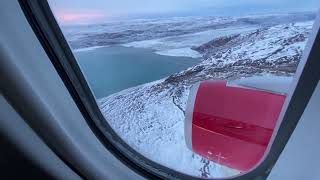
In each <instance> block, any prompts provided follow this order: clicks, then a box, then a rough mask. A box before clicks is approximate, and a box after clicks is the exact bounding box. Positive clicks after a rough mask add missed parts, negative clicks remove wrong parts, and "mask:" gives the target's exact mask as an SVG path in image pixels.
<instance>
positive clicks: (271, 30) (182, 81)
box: [49, 0, 318, 178]
mask: <svg viewBox="0 0 320 180" xmlns="http://www.w3.org/2000/svg"><path fill="white" fill-rule="evenodd" d="M49 3H50V7H51V9H52V11H53V13H54V15H55V18H56V20H57V22H58V23H59V25H60V28H61V30H62V32H63V34H64V36H65V38H66V40H67V41H68V43H69V46H70V47H71V49H72V52H73V54H74V56H75V57H76V60H77V63H78V64H79V66H80V68H81V70H82V72H83V74H84V76H85V77H86V80H87V81H88V84H89V85H90V88H91V90H92V93H93V94H94V96H95V98H96V101H97V103H98V105H99V106H100V109H101V112H102V114H103V115H104V117H105V123H108V124H109V125H110V126H111V127H112V128H113V130H114V131H115V132H116V133H117V134H118V135H119V136H120V137H121V139H123V140H124V141H125V142H126V143H127V144H128V145H130V146H131V147H132V148H133V149H134V150H136V151H137V152H139V153H140V154H141V155H143V156H144V157H146V158H148V159H150V160H152V161H153V162H156V163H159V164H161V165H163V166H166V167H168V168H170V169H173V170H175V171H178V172H181V173H184V174H187V175H191V176H196V177H201V178H222V177H223V178H225V177H231V176H235V175H239V174H242V173H246V172H249V171H250V170H252V169H253V168H255V167H257V166H258V165H259V163H260V162H261V161H262V160H263V157H264V155H265V154H266V153H267V147H268V145H269V144H270V143H272V142H270V139H271V136H272V134H273V133H274V128H275V125H276V123H277V122H279V121H280V119H279V115H280V112H281V111H282V110H283V104H284V101H285V99H286V96H287V94H288V93H289V91H292V89H290V88H289V87H290V84H291V82H292V79H293V78H292V77H293V76H294V75H295V72H296V68H297V66H298V64H299V62H300V59H301V57H302V53H303V50H304V47H305V45H306V43H307V40H308V36H309V35H310V33H311V29H312V26H313V23H314V20H315V18H316V14H317V13H316V12H317V11H316V10H317V9H316V8H315V7H317V5H318V3H317V1H314V0H306V1H304V2H303V3H301V1H295V2H294V3H293V2H292V1H289V0H279V1H268V0H262V1H249V0H243V1H231V0H226V1H212V0H201V1H199V0H189V1H182V0H162V1H150V0H142V1H130V0H113V1H112V0H110V1H102V0H94V1H86V0H69V1H63V0H50V1H49Z"/></svg>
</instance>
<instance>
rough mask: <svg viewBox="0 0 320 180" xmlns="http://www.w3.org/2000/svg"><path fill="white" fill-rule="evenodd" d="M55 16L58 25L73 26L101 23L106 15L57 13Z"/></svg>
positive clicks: (97, 13)
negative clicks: (76, 24) (75, 24)
mask: <svg viewBox="0 0 320 180" xmlns="http://www.w3.org/2000/svg"><path fill="white" fill-rule="evenodd" d="M55 16H56V18H57V20H58V22H59V23H62V24H70V23H72V24H74V23H95V22H100V21H103V20H105V19H106V18H107V15H106V14H105V13H103V12H98V11H97V12H68V11H58V12H56V13H55Z"/></svg>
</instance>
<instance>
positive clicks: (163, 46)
mask: <svg viewBox="0 0 320 180" xmlns="http://www.w3.org/2000/svg"><path fill="white" fill-rule="evenodd" d="M257 28H258V27H257V26H237V27H228V28H223V29H214V30H207V31H202V32H197V33H192V34H184V35H179V36H174V37H165V38H160V39H152V40H145V41H136V42H131V43H127V44H123V46H126V47H137V48H148V49H153V50H155V51H156V53H157V54H160V55H166V56H187V57H194V58H196V57H198V58H199V57H201V56H202V55H201V54H200V53H198V52H197V51H195V50H192V47H195V46H200V45H202V44H204V43H206V42H209V41H210V40H212V39H214V38H218V37H222V36H228V35H232V34H239V33H245V32H253V31H255V30H256V29H257Z"/></svg>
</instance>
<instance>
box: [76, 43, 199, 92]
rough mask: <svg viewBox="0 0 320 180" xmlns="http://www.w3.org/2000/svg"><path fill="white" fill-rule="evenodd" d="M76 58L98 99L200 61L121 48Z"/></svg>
mask: <svg viewBox="0 0 320 180" xmlns="http://www.w3.org/2000/svg"><path fill="white" fill-rule="evenodd" d="M75 56H76V58H77V61H78V63H79V64H80V67H81V69H82V71H83V73H84V74H85V76H86V78H87V80H88V81H89V84H90V86H91V89H92V90H93V93H94V94H95V96H96V97H97V98H102V97H106V96H108V95H110V94H113V93H116V92H119V91H121V90H124V89H127V88H129V87H134V86H137V85H140V84H144V83H147V82H151V81H155V80H159V79H162V78H164V77H167V76H169V75H171V74H174V73H176V72H180V71H182V70H184V69H187V68H188V67H191V66H193V65H195V64H197V63H199V61H200V60H199V59H195V58H189V57H174V56H163V55H158V54H155V53H154V52H153V51H152V50H148V49H141V48H129V47H120V46H119V47H118V46H117V47H103V48H98V49H94V50H89V51H80V52H75Z"/></svg>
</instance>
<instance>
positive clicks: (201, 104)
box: [185, 81, 286, 172]
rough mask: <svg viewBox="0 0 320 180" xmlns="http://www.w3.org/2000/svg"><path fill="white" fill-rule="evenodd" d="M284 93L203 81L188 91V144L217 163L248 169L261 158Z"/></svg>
mask: <svg viewBox="0 0 320 180" xmlns="http://www.w3.org/2000/svg"><path fill="white" fill-rule="evenodd" d="M285 98H286V95H285V94H281V93H275V92H272V91H265V90H262V89H255V88H251V87H243V86H237V85H233V86H229V85H228V83H227V81H202V82H200V83H197V84H196V85H194V86H193V87H192V88H191V90H190V94H189V99H188V103H187V109H186V118H185V137H186V143H187V146H188V147H189V148H190V149H191V150H192V151H193V152H195V153H197V154H199V155H201V156H203V157H204V158H206V159H209V160H211V161H214V162H216V163H218V164H221V165H224V166H227V167H230V168H233V169H237V170H239V171H242V172H244V171H249V170H250V169H252V168H253V167H254V166H255V165H257V163H258V162H259V161H260V160H261V159H262V158H263V156H264V153H265V152H266V149H267V146H268V144H269V142H270V139H271V136H272V133H273V130H274V128H275V125H276V123H277V120H278V118H279V114H280V112H281V109H282V106H283V104H284V101H285Z"/></svg>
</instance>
